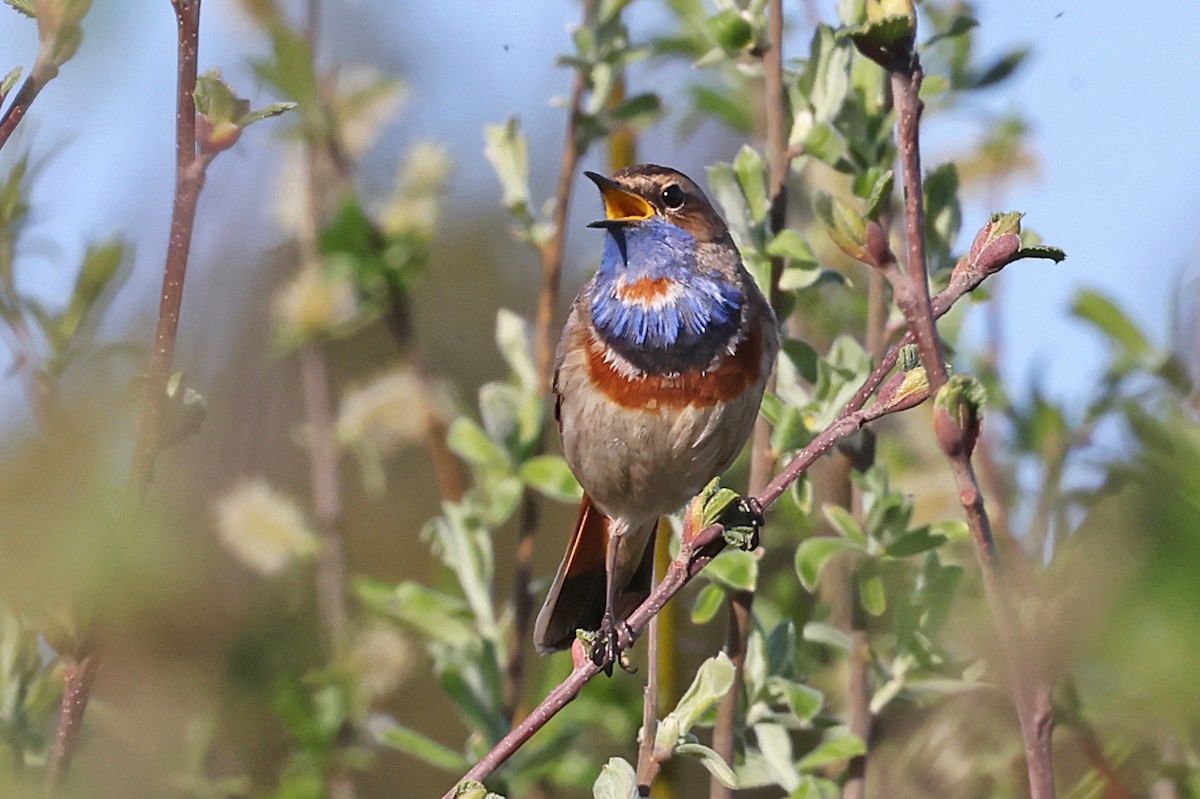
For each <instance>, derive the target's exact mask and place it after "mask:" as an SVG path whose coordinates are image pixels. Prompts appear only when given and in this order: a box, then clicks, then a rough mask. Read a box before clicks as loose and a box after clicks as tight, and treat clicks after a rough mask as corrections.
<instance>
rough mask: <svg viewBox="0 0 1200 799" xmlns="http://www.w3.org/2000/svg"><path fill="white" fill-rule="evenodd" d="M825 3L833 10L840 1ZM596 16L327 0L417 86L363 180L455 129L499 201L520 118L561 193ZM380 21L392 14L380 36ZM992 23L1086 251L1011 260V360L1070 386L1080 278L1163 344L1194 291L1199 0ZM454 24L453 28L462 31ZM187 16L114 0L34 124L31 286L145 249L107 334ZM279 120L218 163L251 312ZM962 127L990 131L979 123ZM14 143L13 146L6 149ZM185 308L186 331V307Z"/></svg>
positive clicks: (237, 46) (461, 150)
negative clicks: (573, 43)
mask: <svg viewBox="0 0 1200 799" xmlns="http://www.w3.org/2000/svg"><path fill="white" fill-rule="evenodd" d="M235 5H236V4H235V3H234V2H233V0H207V2H206V3H205V12H204V13H205V18H204V27H203V33H202V37H201V57H200V61H201V69H206V68H209V67H212V66H221V67H222V68H223V71H224V72H225V73H226V76H227V77H228V78H230V79H231V80H232V81H233V82H234V83H235V84H236V85H238V86H239V88H242V89H243V91H247V92H249V93H251V94H252V96H253V95H254V93H255V92H256V87H255V83H254V81H253V79H252V78H251V77H250V76H249V73H248V70H247V69H246V66H245V61H244V59H245V57H246V54H247V53H254V52H258V51H260V50H261V47H262V46H263V45H262V43H261V42H259V41H258V40H257V39H256V38H254V36H253V35H252V34H251V33H250V32H249V31H248V30H247V28H246V26H245V24H244V22H243V21H242V20H241V19H240V18H239V16H238V15H237V13H236V12H235V10H234V8H235ZM819 7H820V9H821V11H822V14H823V15H824V16H825V17H826V18H827V19H832V18H833V11H832V3H822V4H819ZM533 8H537V9H540V10H539V11H537V12H533V11H531V9H533ZM634 9H635V10H636V9H637V5H636V4H635V5H634ZM4 12H6V9H0V52H3V53H5V55H6V58H7V59H8V61H6V62H5V63H4V64H0V67H3V68H7V67H8V66H9V62H11V63H12V64H15V63H23V64H25V65H26V66H27V65H28V64H29V63H30V62H31V60H32V56H33V53H34V49H35V47H36V36H35V33H34V30H33V26H32V24H31V23H29V22H28V21H26V20H23V19H22V18H20V17H18V16H17V15H16V14H13V13H4ZM577 14H578V11H577V6H576V5H575V4H573V3H570V2H565V0H556V1H555V2H551V3H544V4H537V5H536V6H534V5H531V4H530V3H528V2H526V0H466V1H465V2H458V3H414V4H396V3H392V2H390V1H389V0H358V1H357V2H334V1H333V0H331V1H330V2H328V3H326V12H325V22H326V25H327V29H328V30H327V33H328V38H329V40H330V41H331V42H336V41H342V42H347V41H348V42H353V46H352V47H347V48H345V49H344V50H343V51H341V52H339V53H337V57H338V59H339V60H340V61H342V62H343V63H345V64H347V65H354V64H356V63H373V64H377V65H379V66H381V67H382V68H383V69H385V70H395V71H400V72H402V73H403V74H404V75H405V77H406V79H407V81H408V82H409V84H410V99H409V101H408V106H407V108H406V111H405V114H404V116H403V118H402V120H401V121H400V122H399V123H397V125H396V126H394V128H393V129H392V130H391V133H392V134H394V135H395V136H396V138H395V139H393V141H394V142H395V144H394V145H393V146H392V147H389V148H386V149H384V148H381V150H380V151H378V152H376V153H374V154H373V155H372V156H371V158H370V159H369V160H368V162H367V168H366V169H365V170H364V172H365V180H367V181H368V182H369V181H372V180H374V181H376V182H379V181H383V182H386V181H387V180H388V179H389V178H388V177H387V175H388V174H389V173H390V170H391V169H392V168H394V165H395V163H396V162H397V160H398V154H399V148H400V147H401V146H402V145H401V143H402V142H403V141H404V140H405V139H408V138H413V137H430V138H436V139H438V140H440V141H443V142H446V143H447V144H448V145H449V146H450V147H451V148H452V151H453V155H454V158H455V160H456V162H457V163H456V174H455V179H454V180H455V182H454V187H453V205H461V204H471V203H474V204H484V205H486V204H489V203H491V204H494V203H496V202H497V201H498V197H499V191H498V188H497V187H496V185H495V182H494V180H493V178H492V175H491V172H490V169H489V168H488V166H487V164H486V162H485V161H484V160H483V158H482V155H481V150H482V133H481V130H482V126H483V125H484V124H485V123H488V122H496V121H500V120H503V119H504V118H505V117H507V116H509V115H511V114H517V115H519V116H521V118H522V120H523V125H524V127H525V129H526V130H528V131H530V132H531V139H532V147H533V159H532V160H533V169H534V184H535V189H536V190H538V191H539V192H540V194H541V196H545V195H546V194H547V193H548V192H549V190H550V187H551V186H552V184H553V181H554V178H555V174H556V172H557V160H558V147H559V143H560V139H561V131H562V111H561V109H558V108H553V107H550V106H549V105H548V104H547V99H548V98H550V97H551V96H555V95H561V94H563V93H565V90H566V86H567V84H568V75H567V73H566V72H565V70H562V69H556V68H554V67H553V61H554V58H555V56H556V55H557V54H558V53H560V52H563V51H566V50H567V49H568V47H569V42H568V37H567V27H568V25H569V23H570V21H571V20H574V19H575V18H576V17H577ZM381 21H383V24H388V23H391V24H392V25H394V27H393V28H391V29H389V30H381V29H379V25H380V22H381ZM980 22H981V28H980V30H979V32H978V35H979V36H980V44H981V49H982V52H983V53H984V54H988V53H991V54H993V55H994V54H997V53H999V52H1001V51H1003V50H1004V49H1005V48H1007V47H1010V46H1012V45H1015V44H1028V45H1030V46H1031V47H1032V48H1033V53H1034V54H1033V58H1032V60H1031V62H1030V63H1029V64H1028V65H1027V66H1026V67H1025V68H1024V70H1023V71H1022V72H1021V73H1020V75H1019V77H1018V78H1017V79H1016V80H1014V81H1013V82H1011V83H1009V84H1006V85H1005V88H1004V89H1003V90H1002V91H1001V92H996V93H993V94H991V95H989V96H988V97H987V98H985V99H984V100H982V101H980V107H979V110H980V111H986V110H992V111H998V112H1003V111H1012V110H1020V111H1021V112H1022V113H1023V114H1025V115H1026V116H1027V117H1028V118H1029V119H1030V120H1031V122H1032V127H1033V133H1032V137H1033V138H1032V142H1033V144H1034V147H1035V149H1036V152H1037V155H1038V158H1039V159H1040V162H1041V173H1040V176H1039V177H1038V178H1037V179H1036V180H1035V181H1034V182H1032V183H1029V184H1027V185H1020V186H1017V187H1016V188H1015V189H1014V190H1013V191H1012V192H1010V194H1009V196H1008V198H1007V201H1006V205H1008V206H1009V207H1011V208H1013V209H1018V210H1022V211H1025V212H1026V213H1027V217H1026V221H1027V224H1029V225H1031V226H1033V227H1034V228H1036V229H1037V230H1038V231H1039V232H1041V233H1042V234H1043V236H1044V237H1045V238H1046V240H1047V241H1048V242H1049V243H1053V244H1056V245H1059V246H1061V247H1063V248H1064V249H1065V250H1066V251H1067V253H1068V255H1069V258H1068V260H1067V261H1066V262H1065V263H1064V264H1062V265H1059V266H1049V265H1046V264H1042V263H1029V264H1022V265H1018V266H1016V267H1015V268H1012V269H1010V270H1008V272H1007V273H1006V276H1005V279H1006V280H1007V283H1006V286H1005V290H1004V291H1005V297H1006V299H1005V308H1004V327H1005V332H1006V335H1007V340H1006V344H1005V346H1006V349H1007V352H1008V355H1009V358H1010V361H1009V367H1008V369H1009V376H1010V377H1012V378H1014V379H1016V380H1017V381H1018V383H1024V381H1026V380H1027V379H1028V378H1029V376H1030V375H1033V374H1037V375H1039V376H1040V377H1039V379H1042V380H1044V381H1045V383H1046V384H1047V385H1048V387H1049V388H1050V389H1051V390H1052V391H1053V392H1054V393H1060V394H1065V395H1067V396H1070V395H1072V393H1073V392H1077V391H1079V390H1080V388H1081V387H1084V386H1086V385H1087V384H1088V382H1090V381H1091V380H1092V379H1093V375H1094V370H1095V368H1096V365H1097V361H1098V354H1099V349H1098V342H1097V340H1096V339H1095V337H1094V336H1092V335H1091V334H1089V333H1088V332H1087V331H1086V330H1084V329H1083V328H1081V327H1080V326H1079V325H1078V324H1076V323H1075V322H1073V321H1072V320H1070V319H1069V318H1068V317H1067V316H1066V309H1067V307H1068V306H1069V303H1070V300H1071V297H1072V296H1073V295H1074V293H1075V292H1076V291H1077V290H1078V289H1079V288H1080V287H1081V286H1097V287H1101V288H1103V289H1104V290H1105V291H1107V292H1109V293H1111V294H1112V295H1114V296H1115V297H1117V298H1118V299H1119V301H1120V302H1121V304H1122V305H1124V306H1126V307H1128V308H1129V309H1130V310H1131V311H1132V313H1133V315H1134V317H1135V318H1136V319H1138V320H1139V321H1140V322H1142V323H1143V324H1145V325H1146V326H1147V327H1148V329H1149V330H1150V331H1151V332H1152V334H1153V335H1154V336H1155V338H1156V339H1157V340H1159V341H1161V340H1163V338H1164V337H1165V335H1166V332H1167V309H1168V307H1169V304H1170V302H1172V301H1173V299H1174V297H1175V295H1176V294H1177V292H1178V291H1179V288H1180V286H1181V285H1182V286H1190V285H1191V284H1189V283H1188V282H1187V281H1186V279H1185V276H1186V275H1191V276H1193V277H1194V276H1195V275H1196V273H1197V272H1196V270H1197V258H1196V255H1197V244H1198V243H1200V235H1198V231H1200V225H1197V217H1198V216H1200V103H1198V102H1196V100H1195V86H1196V79H1197V77H1200V75H1198V74H1197V73H1198V72H1200V67H1198V66H1197V62H1196V60H1195V59H1194V58H1192V57H1191V56H1190V55H1189V54H1190V53H1192V52H1193V45H1194V41H1195V40H1196V37H1197V34H1198V33H1200V10H1198V9H1196V8H1194V7H1192V5H1191V4H1190V3H1184V2H1178V0H1175V1H1174V2H1172V0H1146V2H1141V3H1136V4H1134V3H1086V2H1081V1H1080V0H1056V2H1049V1H1048V0H1003V2H998V1H996V0H988V1H987V2H982V3H981V4H980ZM452 26H453V29H454V30H455V36H456V40H455V44H454V46H448V42H449V41H450V40H449V39H448V31H450V30H451V29H452ZM173 28H174V23H173V19H172V16H171V13H170V8H169V4H168V3H167V2H166V0H161V2H153V3H97V4H96V9H95V10H94V11H93V13H92V15H91V16H90V17H89V19H88V21H87V23H86V25H85V31H86V38H85V42H84V46H83V48H82V50H81V52H80V55H79V57H78V58H77V60H75V61H73V62H71V63H70V64H68V65H67V67H66V68H65V69H64V70H63V73H62V75H61V77H60V78H59V79H58V80H57V81H55V82H54V83H52V84H51V85H50V87H49V88H48V89H47V91H46V92H45V93H44V95H43V96H42V97H41V98H39V99H38V101H37V104H36V105H35V106H34V111H33V113H32V114H31V116H30V117H29V118H28V119H27V121H26V123H25V125H30V126H31V130H27V131H25V132H26V134H28V133H30V132H36V147H35V153H39V154H41V155H46V154H49V153H51V152H52V153H53V158H51V159H49V160H48V162H47V163H46V166H45V168H44V170H43V173H42V176H41V180H40V181H39V183H38V185H37V190H36V193H35V204H36V206H35V207H36V218H35V222H36V223H37V224H35V227H34V231H33V232H34V233H35V234H38V233H40V234H41V237H42V241H41V242H40V243H39V246H38V247H37V248H36V250H37V251H36V252H33V251H32V250H33V249H34V248H31V254H30V256H29V258H28V259H27V261H26V262H25V263H24V264H23V267H24V270H23V272H24V275H25V280H24V283H23V285H24V286H25V287H26V289H27V290H28V291H29V292H30V293H32V294H35V295H37V296H39V297H41V298H43V299H44V300H46V301H48V302H50V303H61V302H63V301H64V300H65V295H66V292H67V290H68V287H69V283H70V280H71V279H72V266H73V265H74V264H76V263H77V262H78V256H79V253H80V252H81V251H82V248H83V245H84V243H85V242H86V241H87V240H88V239H92V238H96V237H102V236H104V235H108V234H111V233H114V232H120V233H123V234H124V235H127V236H129V237H130V238H131V239H132V240H133V241H134V242H135V245H136V258H135V273H134V277H133V280H132V281H131V283H130V285H129V286H128V287H127V289H126V290H125V291H124V292H123V294H122V296H121V298H120V302H119V303H118V305H117V307H116V309H115V315H116V317H117V318H115V319H112V320H109V322H108V324H107V325H106V328H105V329H106V330H112V331H114V335H117V334H118V333H119V331H122V330H126V329H127V328H128V325H129V324H130V321H131V320H132V319H144V320H147V325H146V326H144V327H143V328H141V330H142V332H144V333H145V339H146V343H148V340H149V330H150V328H149V326H148V320H149V317H150V314H152V313H153V309H154V303H155V301H156V295H157V288H158V281H159V280H160V277H159V274H160V270H161V264H162V257H163V252H164V250H165V246H166V236H167V224H168V218H169V213H170V193H171V179H172V169H173V160H172V159H173V131H172V116H171V114H170V113H169V112H168V111H166V110H165V109H169V108H171V106H172V102H173V101H172V94H173V92H174V80H173V73H174V66H173V59H174V30H173ZM800 38H801V39H802V40H806V38H807V34H806V33H804V32H800ZM797 54H799V53H797ZM270 99H271V98H269V97H260V98H258V101H259V102H267V101H269V100H270ZM270 124H271V123H269V122H268V123H264V124H263V125H260V126H258V127H257V128H256V129H254V130H252V131H251V132H250V133H248V134H247V136H245V137H244V138H243V141H242V143H240V144H239V146H238V147H237V148H236V149H235V150H234V151H232V152H231V153H228V154H226V155H223V156H222V157H221V159H219V160H218V162H217V164H216V165H215V166H214V168H213V170H212V172H211V174H210V180H209V186H208V188H207V189H206V193H205V196H204V197H203V198H202V202H201V208H200V222H199V225H198V228H197V249H196V252H195V255H194V259H193V264H194V266H193V277H191V278H189V280H190V281H194V282H193V283H192V284H191V285H190V286H189V298H188V301H189V302H202V301H204V300H206V299H207V300H210V301H217V302H226V303H229V304H231V306H232V307H234V308H236V307H239V306H237V305H236V303H238V302H239V301H240V298H239V297H237V296H229V295H230V294H231V293H230V292H229V291H228V288H229V286H230V285H231V282H230V281H237V280H242V279H245V271H244V270H245V268H246V266H247V265H248V264H251V263H253V262H254V261H255V259H256V258H257V256H258V252H259V250H261V249H266V248H267V247H269V246H271V245H272V244H274V243H275V241H276V239H275V237H274V234H272V233H271V231H270V227H269V225H270V221H269V215H268V213H267V211H266V208H267V207H268V206H269V203H270V196H271V194H270V193H271V185H270V181H269V179H268V177H267V176H269V175H270V173H271V170H272V168H273V167H274V166H275V165H276V164H277V162H276V161H275V158H277V155H276V154H274V152H273V151H272V150H271V149H270V148H271V145H272V143H273V142H274V139H273V138H272V137H271V135H270V131H269V126H270ZM955 130H956V128H955V127H953V126H950V127H948V128H947V129H946V130H944V131H941V132H936V133H932V134H931V137H930V142H931V144H932V149H931V151H930V152H928V153H927V155H926V164H927V165H929V164H933V163H936V162H937V159H938V149H939V146H943V147H947V148H952V146H953V144H954V136H955ZM961 130H962V135H963V136H969V135H971V131H972V128H971V124H970V123H969V122H966V123H963V125H962V128H961ZM16 144H18V141H16V140H14V142H13V143H11V144H10V145H9V147H8V148H7V149H6V155H7V156H8V158H11V156H12V152H10V151H12V150H15V149H16V147H15V146H14V145H16ZM731 155H732V153H729V154H719V155H718V157H723V158H728V157H729V156H731ZM642 157H643V158H644V159H645V160H653V161H659V162H665V163H670V164H672V165H676V166H679V167H680V168H682V169H684V171H689V172H692V173H693V174H694V175H697V176H699V173H701V172H702V166H703V163H704V161H703V160H702V159H704V158H710V157H712V156H711V154H710V153H709V152H708V151H706V150H704V149H703V148H702V147H698V146H697V145H695V144H686V145H683V146H680V144H679V143H678V141H677V140H676V137H675V135H674V132H673V131H670V130H659V131H652V132H651V133H650V134H649V135H647V136H646V137H645V138H644V139H643V149H642ZM584 166H585V167H596V166H599V164H598V163H585V165H584ZM247 178H248V179H247ZM593 210H594V208H593V207H592V205H591V204H589V203H588V201H587V198H586V196H583V195H581V199H580V200H578V201H577V202H576V203H575V207H574V209H573V221H572V229H571V232H570V246H571V249H570V252H571V253H572V254H574V255H575V256H577V257H576V258H575V259H574V260H575V262H576V265H575V272H574V273H573V278H569V281H570V282H569V286H568V287H567V288H565V289H564V290H565V291H572V290H573V289H574V286H575V285H577V284H578V282H579V281H580V280H582V270H583V269H584V268H585V267H586V265H587V264H588V263H591V262H592V256H593V255H594V253H593V252H592V249H589V248H593V246H594V245H595V242H594V241H593V240H592V238H591V237H589V236H588V235H587V231H586V229H585V228H584V227H583V225H584V223H585V222H586V218H587V217H588V215H589V214H590V213H592V212H593ZM983 213H984V209H980V208H974V209H971V211H970V214H969V216H968V218H967V220H966V222H965V224H964V229H967V230H969V229H973V227H974V226H977V225H978V223H979V222H980V220H981V219H982V218H983ZM247 220H250V221H251V222H252V223H253V224H252V227H256V228H258V230H259V234H258V235H257V236H256V239H255V241H253V242H251V243H250V244H249V246H250V247H257V248H259V250H255V251H249V252H248V251H246V250H245V248H244V247H242V248H241V249H240V250H239V242H237V241H229V240H227V239H223V238H222V236H221V232H222V231H223V230H224V229H225V227H226V226H229V227H231V229H232V228H234V227H235V226H236V227H237V229H239V230H240V229H243V228H241V227H240V226H241V225H242V224H243V223H244V222H246V221H247ZM51 232H52V234H53V235H52V236H49V235H47V234H49V233H51ZM231 253H232V256H231V255H230V254H231ZM239 253H240V254H239ZM1192 290H1194V286H1192ZM184 314H185V316H184V320H185V326H186V324H187V321H188V317H187V309H186V306H185V311H184ZM139 324H140V323H139ZM185 333H188V335H190V336H192V337H193V340H194V341H195V342H197V343H195V344H194V345H193V346H197V347H199V346H202V345H205V344H207V345H209V346H218V347H219V346H220V345H221V344H222V343H223V342H222V340H221V331H220V330H219V326H203V327H196V328H194V329H192V330H190V331H189V330H188V328H187V327H185ZM126 335H127V336H128V334H127V333H126ZM7 388H8V389H9V390H8V391H6V392H5V393H3V394H0V401H3V402H4V403H5V404H7V403H8V402H10V401H14V400H18V399H19V397H18V396H17V395H15V394H14V393H13V392H12V391H11V388H12V386H11V384H10V385H9V386H8V387H7Z"/></svg>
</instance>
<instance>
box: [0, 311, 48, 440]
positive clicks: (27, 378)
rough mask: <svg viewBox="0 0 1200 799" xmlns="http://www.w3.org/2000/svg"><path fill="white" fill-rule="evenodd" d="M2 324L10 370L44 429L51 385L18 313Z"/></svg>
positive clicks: (5, 317)
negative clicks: (10, 353) (10, 359)
mask: <svg viewBox="0 0 1200 799" xmlns="http://www.w3.org/2000/svg"><path fill="white" fill-rule="evenodd" d="M4 321H5V323H6V327H5V328H4V329H5V330H6V331H7V338H8V339H9V342H8V345H9V349H10V350H11V351H12V356H13V369H14V371H16V372H17V373H18V374H19V375H20V376H21V384H22V386H23V387H24V389H25V396H26V398H27V399H28V400H29V407H30V408H32V409H33V416H34V418H35V419H36V420H37V423H38V427H41V428H43V429H45V427H46V424H47V422H49V420H50V414H51V410H52V408H53V407H54V404H55V402H54V397H55V389H54V384H53V383H52V382H51V380H50V377H49V375H47V374H46V370H45V367H44V366H43V364H42V359H41V357H40V355H39V354H38V348H37V345H36V344H35V343H34V340H33V336H32V335H31V334H30V332H29V327H28V326H27V325H26V324H25V319H24V318H23V317H22V316H21V314H20V312H18V311H14V312H13V314H12V315H11V316H9V315H7V314H6V315H5V316H4Z"/></svg>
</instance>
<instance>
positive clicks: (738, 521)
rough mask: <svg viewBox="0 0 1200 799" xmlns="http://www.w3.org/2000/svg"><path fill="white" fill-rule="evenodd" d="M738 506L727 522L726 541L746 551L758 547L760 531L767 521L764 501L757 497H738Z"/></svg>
mask: <svg viewBox="0 0 1200 799" xmlns="http://www.w3.org/2000/svg"><path fill="white" fill-rule="evenodd" d="M736 508H737V510H736V511H734V512H733V513H730V514H729V515H730V516H731V517H733V518H730V519H729V520H728V521H727V522H726V524H725V532H724V534H723V536H724V538H725V543H726V544H728V545H729V546H731V547H737V548H738V549H743V550H746V551H749V550H753V549H758V544H759V532H760V531H761V530H762V526H763V525H764V524H766V521H767V520H766V517H765V516H764V515H763V506H762V503H761V502H759V501H758V499H757V498H756V497H738V500H737V503H736Z"/></svg>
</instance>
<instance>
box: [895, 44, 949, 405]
mask: <svg viewBox="0 0 1200 799" xmlns="http://www.w3.org/2000/svg"><path fill="white" fill-rule="evenodd" d="M913 60H914V62H915V61H916V56H915V55H914V56H913ZM921 79H922V73H921V67H920V65H919V64H916V63H913V64H911V65H909V66H908V68H907V69H904V70H897V71H894V72H892V94H893V96H894V97H895V103H896V116H897V119H896V126H897V128H898V138H899V141H898V143H897V144H898V146H899V149H900V164H901V167H902V172H903V179H904V227H905V233H906V237H907V239H908V284H909V285H908V290H907V291H905V292H902V293H900V294H899V295H898V296H897V298H896V301H897V302H898V303H901V304H902V305H903V306H906V307H902V308H901V310H903V311H904V316H905V318H906V319H908V320H909V324H910V325H911V326H912V332H913V335H914V336H916V337H917V347H918V348H919V349H920V351H921V360H922V361H924V365H925V369H926V370H927V371H928V373H929V384H930V385H931V386H932V387H933V388H934V389H935V390H936V389H937V388H939V387H940V386H941V385H942V384H943V383H945V382H946V361H945V357H944V355H943V354H942V342H941V340H940V339H939V338H938V334H937V327H936V326H935V325H934V323H933V306H932V305H931V304H930V300H929V273H928V269H927V266H926V263H925V196H924V188H923V183H922V176H921V146H920V124H921V110H922V103H921V99H920V96H919V93H920V91H921Z"/></svg>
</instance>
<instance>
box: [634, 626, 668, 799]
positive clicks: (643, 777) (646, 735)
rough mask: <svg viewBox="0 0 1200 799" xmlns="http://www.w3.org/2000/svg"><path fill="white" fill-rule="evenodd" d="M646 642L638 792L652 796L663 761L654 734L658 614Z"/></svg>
mask: <svg viewBox="0 0 1200 799" xmlns="http://www.w3.org/2000/svg"><path fill="white" fill-rule="evenodd" d="M647 629H648V631H649V632H648V635H647V642H646V687H645V689H643V691H642V731H641V740H640V741H639V742H638V756H637V782H638V793H639V794H640V795H642V796H650V786H652V785H653V784H654V780H655V778H656V777H658V772H659V769H660V768H662V762H661V761H660V760H659V759H658V758H657V757H655V752H654V736H655V733H657V732H658V666H659V663H658V616H654V617H653V618H651V619H650V624H649V626H648V628H647Z"/></svg>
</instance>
